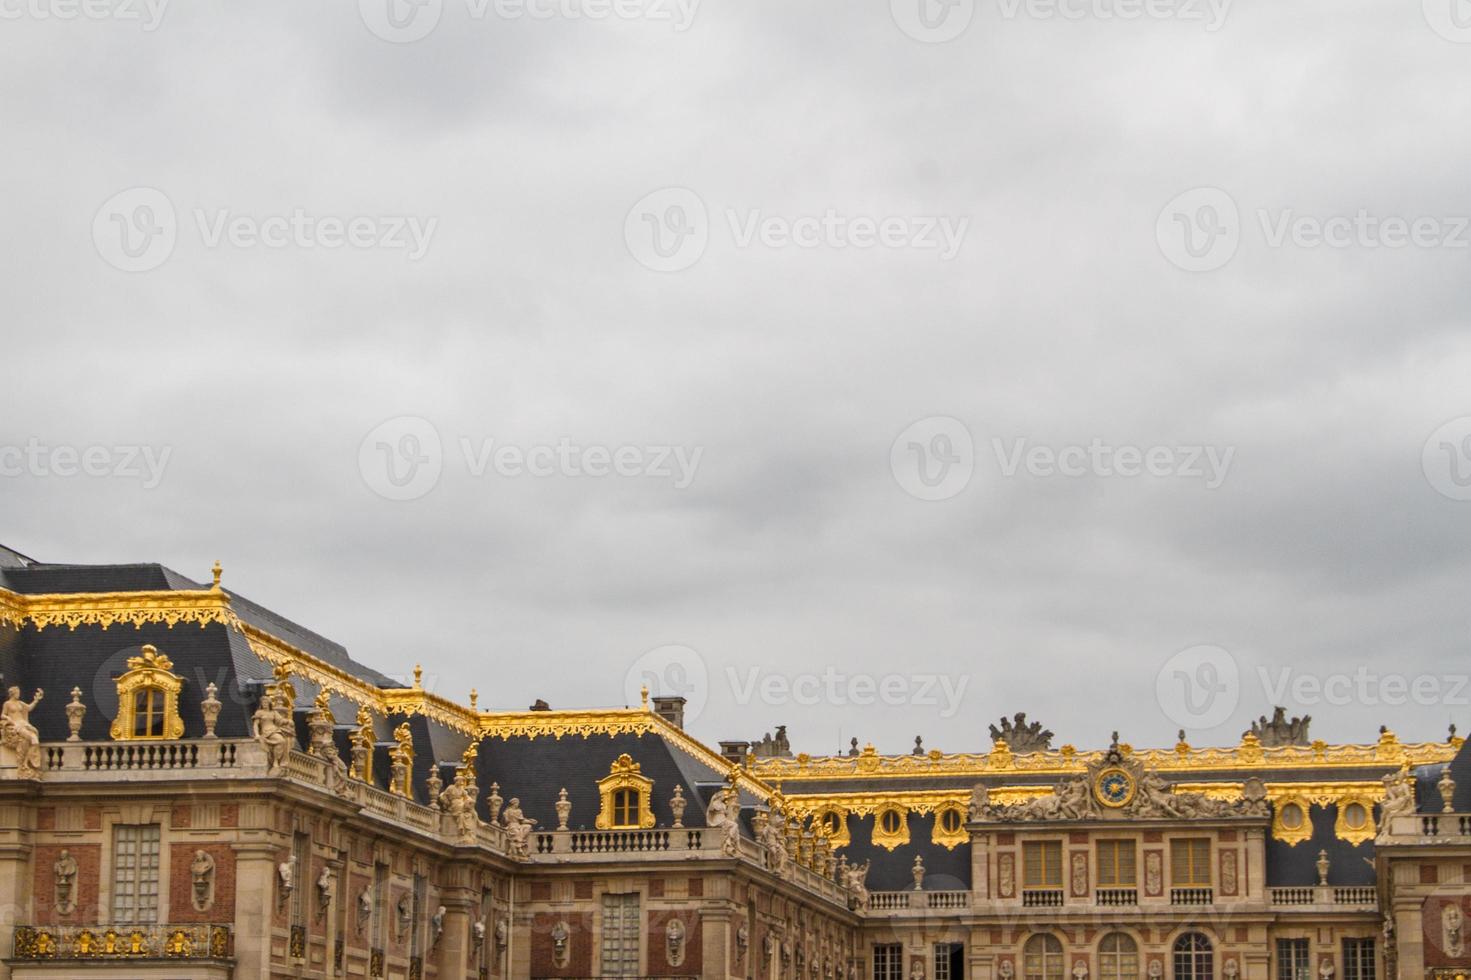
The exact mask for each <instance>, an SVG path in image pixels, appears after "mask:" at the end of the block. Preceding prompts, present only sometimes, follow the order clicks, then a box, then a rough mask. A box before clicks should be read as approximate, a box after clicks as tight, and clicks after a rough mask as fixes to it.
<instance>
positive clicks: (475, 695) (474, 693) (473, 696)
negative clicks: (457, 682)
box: [470, 687, 480, 711]
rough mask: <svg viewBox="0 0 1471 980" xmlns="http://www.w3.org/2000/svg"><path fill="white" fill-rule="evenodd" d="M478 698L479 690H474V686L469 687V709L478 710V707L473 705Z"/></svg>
mask: <svg viewBox="0 0 1471 980" xmlns="http://www.w3.org/2000/svg"><path fill="white" fill-rule="evenodd" d="M479 700H480V692H479V691H477V690H475V688H473V687H472V688H470V710H471V711H478V710H479V709H478V708H476V707H475V702H477V701H479Z"/></svg>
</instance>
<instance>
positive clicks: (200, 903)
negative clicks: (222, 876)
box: [189, 850, 215, 912]
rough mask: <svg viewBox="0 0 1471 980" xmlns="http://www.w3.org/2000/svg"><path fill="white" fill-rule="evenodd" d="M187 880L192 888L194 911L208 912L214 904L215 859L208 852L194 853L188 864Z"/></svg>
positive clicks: (199, 851)
mask: <svg viewBox="0 0 1471 980" xmlns="http://www.w3.org/2000/svg"><path fill="white" fill-rule="evenodd" d="M189 878H190V881H191V882H192V884H193V886H194V893H193V900H194V911H196V912H207V911H209V908H210V906H211V905H213V904H214V888H215V859H214V857H213V856H212V855H211V854H210V853H209V852H208V851H205V850H197V851H195V852H194V858H193V860H191V861H190V862H189Z"/></svg>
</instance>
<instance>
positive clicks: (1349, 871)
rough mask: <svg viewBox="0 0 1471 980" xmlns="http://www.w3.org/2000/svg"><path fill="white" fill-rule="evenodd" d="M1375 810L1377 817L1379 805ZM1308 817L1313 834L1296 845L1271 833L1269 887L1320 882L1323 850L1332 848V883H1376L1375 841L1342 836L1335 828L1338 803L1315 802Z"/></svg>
mask: <svg viewBox="0 0 1471 980" xmlns="http://www.w3.org/2000/svg"><path fill="white" fill-rule="evenodd" d="M1375 811H1376V812H1375V817H1376V819H1377V817H1378V812H1377V811H1378V808H1377V807H1376V808H1375ZM1308 819H1309V821H1310V822H1311V826H1312V828H1313V836H1312V837H1310V838H1308V839H1307V840H1305V841H1300V842H1299V843H1298V844H1296V845H1295V846H1291V845H1288V844H1286V843H1284V842H1283V841H1279V840H1277V839H1276V838H1275V837H1273V836H1272V835H1271V834H1270V833H1268V834H1267V886H1268V887H1269V888H1281V887H1287V886H1292V885H1316V884H1317V883H1318V852H1319V851H1327V852H1328V860H1329V862H1330V864H1329V867H1328V884H1330V885H1372V884H1374V842H1373V841H1372V840H1367V841H1364V842H1363V843H1362V844H1357V845H1355V844H1350V843H1348V842H1347V841H1343V840H1339V839H1338V837H1337V835H1336V834H1334V832H1333V825H1334V824H1335V823H1337V822H1338V805H1337V804H1333V805H1330V806H1326V807H1322V806H1318V805H1317V804H1314V805H1313V806H1311V807H1310V808H1309V815H1308Z"/></svg>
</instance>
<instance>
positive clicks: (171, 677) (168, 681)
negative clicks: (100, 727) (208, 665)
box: [111, 644, 184, 742]
mask: <svg viewBox="0 0 1471 980" xmlns="http://www.w3.org/2000/svg"><path fill="white" fill-rule="evenodd" d="M173 671H174V662H173V661H172V660H170V659H169V658H168V656H167V655H165V654H162V653H159V652H158V648H157V647H155V646H153V645H151V644H146V645H144V647H143V652H142V654H141V655H140V656H137V657H129V658H128V669H127V671H125V672H124V673H123V674H121V675H119V676H118V679H117V717H116V718H115V719H113V722H112V731H111V735H112V738H113V740H114V741H117V742H143V741H162V740H165V739H167V740H173V739H177V738H182V737H183V735H184V720H183V719H182V718H180V717H179V691H181V690H182V689H183V687H184V678H182V677H180V676H179V675H178V674H175V673H174V672H173ZM150 688H152V689H153V690H155V691H158V692H159V693H160V694H161V695H162V696H163V704H162V705H161V706H160V710H161V711H162V712H163V731H162V733H161V734H158V735H137V734H134V722H135V720H136V719H135V717H134V708H135V703H134V702H135V696H136V695H137V694H138V693H139V692H141V691H146V690H148V689H150Z"/></svg>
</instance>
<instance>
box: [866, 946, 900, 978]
mask: <svg viewBox="0 0 1471 980" xmlns="http://www.w3.org/2000/svg"><path fill="white" fill-rule="evenodd" d="M873 980H904V946H903V945H902V944H900V943H880V944H878V945H877V946H874V948H873Z"/></svg>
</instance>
